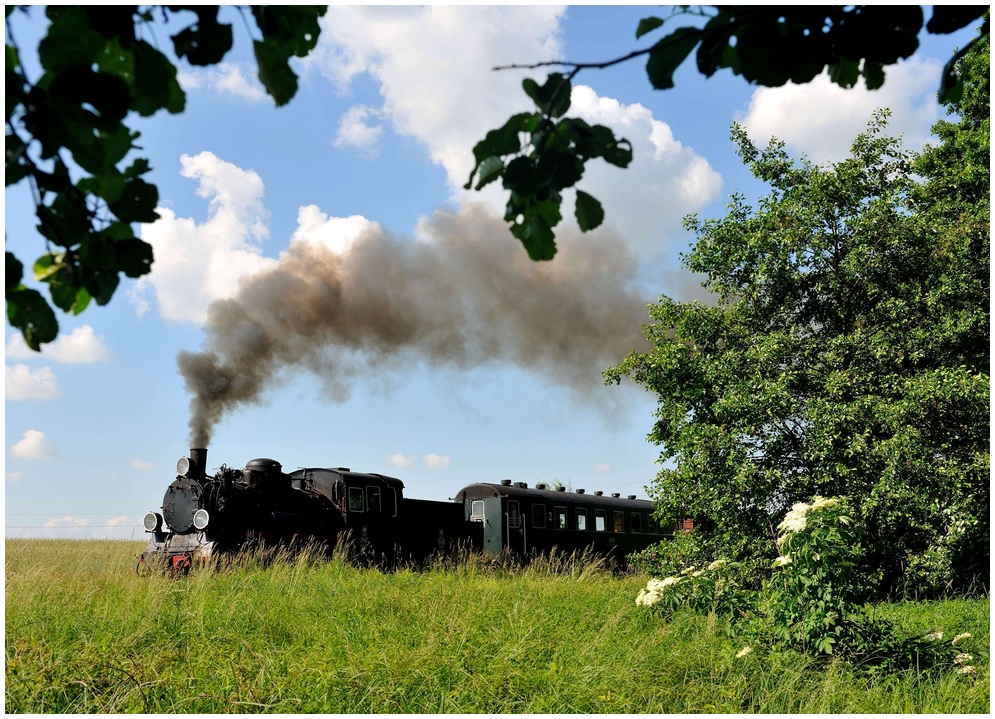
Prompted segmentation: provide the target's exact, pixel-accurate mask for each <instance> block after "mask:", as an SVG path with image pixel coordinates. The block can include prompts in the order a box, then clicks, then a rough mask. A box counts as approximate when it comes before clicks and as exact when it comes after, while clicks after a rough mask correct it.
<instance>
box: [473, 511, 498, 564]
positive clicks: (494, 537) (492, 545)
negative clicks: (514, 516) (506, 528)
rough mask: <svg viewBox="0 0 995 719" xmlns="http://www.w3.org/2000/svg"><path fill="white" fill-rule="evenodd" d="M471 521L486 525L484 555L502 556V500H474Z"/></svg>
mask: <svg viewBox="0 0 995 719" xmlns="http://www.w3.org/2000/svg"><path fill="white" fill-rule="evenodd" d="M470 521H471V522H480V523H482V524H483V525H484V546H483V550H484V553H485V554H489V555H490V556H492V557H496V556H497V555H499V554H501V498H500V497H485V498H484V499H475V500H473V501H472V502H471V503H470Z"/></svg>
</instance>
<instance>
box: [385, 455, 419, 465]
mask: <svg viewBox="0 0 995 719" xmlns="http://www.w3.org/2000/svg"><path fill="white" fill-rule="evenodd" d="M384 461H385V462H387V464H390V465H393V466H395V467H410V466H412V465H413V464H414V463H415V462H416V461H417V460H416V459H415V458H414V457H413V456H410V455H406V454H401V453H398V454H392V455H390V456H389V457H387V459H385V460H384Z"/></svg>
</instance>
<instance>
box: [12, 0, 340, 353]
mask: <svg viewBox="0 0 995 719" xmlns="http://www.w3.org/2000/svg"><path fill="white" fill-rule="evenodd" d="M154 9H155V8H154V7H146V8H144V9H143V8H142V7H139V6H114V7H78V6H77V7H73V6H58V7H48V8H46V10H45V14H46V16H47V17H48V19H49V20H50V21H51V24H50V26H49V28H48V31H47V33H46V35H45V37H44V38H42V40H41V42H40V43H39V45H38V59H39V61H40V63H41V67H42V71H43V72H42V75H41V77H40V78H37V79H36V80H32V79H29V78H28V76H27V73H26V71H25V69H24V67H23V64H22V61H21V58H22V54H21V51H20V48H19V47H18V45H17V41H16V39H15V37H14V33H13V28H12V27H11V22H10V17H11V13H12V12H13V10H14V8H13V7H12V6H7V8H6V18H5V22H6V28H7V41H6V45H5V73H6V74H5V77H6V85H5V87H6V105H5V112H6V115H5V122H4V125H5V151H6V154H5V184H6V186H8V187H9V186H11V185H14V184H17V183H18V182H21V181H24V180H26V181H27V182H28V185H29V187H30V192H31V198H32V202H33V204H34V207H35V215H36V217H37V218H38V225H37V227H38V232H39V234H41V236H42V237H43V238H44V242H45V249H46V252H45V254H43V255H42V256H41V257H39V258H38V259H37V260H36V261H35V263H34V266H33V268H32V269H33V276H34V279H35V280H37V281H40V282H44V283H46V284H47V285H48V286H49V293H50V295H51V299H52V302H53V303H54V305H55V306H56V307H58V308H59V309H61V310H62V311H64V312H71V313H73V314H79V313H80V312H82V311H83V310H84V309H86V307H87V306H88V305H89V304H90V302H91V300H96V302H97V304H99V305H104V304H106V303H107V302H109V301H110V299H111V297H112V296H113V294H114V292H115V290H116V289H117V287H118V284H119V282H120V274H121V273H122V272H123V273H124V274H125V275H127V276H128V277H140V276H142V275H144V274H146V273H148V272H149V271H150V269H151V266H152V261H153V253H152V247H151V245H149V244H148V243H147V242H144V241H143V240H141V239H139V238H137V237H135V233H134V229H133V227H132V226H133V225H134V224H135V223H151V222H155V220H157V219H158V218H159V215H158V213H156V212H155V207H156V205H157V204H158V201H159V193H158V189H157V188H156V186H155V185H153V184H151V183H149V182H147V181H146V180H144V179H143V177H142V176H143V175H146V174H147V173H148V172H150V170H151V167H150V166H149V162H148V160H147V159H146V158H142V157H139V158H135V159H133V160H132V162H131V163H130V164H129V165H128V166H127V167H122V163H123V162H124V160H125V158H126V157H127V156H128V155H129V153H130V152H131V150H132V149H137V148H138V146H137V145H136V144H135V141H136V140H137V139H138V137H139V133H138V132H135V131H133V130H131V129H130V128H129V127H128V126H127V125H126V124H125V119H126V118H127V116H128V115H129V114H130V113H132V112H135V113H137V114H138V115H140V116H142V117H148V116H151V115H154V114H155V113H157V112H159V111H160V110H166V111H167V112H169V113H171V114H177V113H181V112H182V111H183V110H184V107H185V105H186V95H185V93H184V92H183V89H182V88H181V87H180V85H179V82H178V81H177V77H176V74H177V71H176V66H175V65H173V63H172V62H171V61H170V60H169V58H167V57H166V55H164V54H163V53H162V52H161V51H160V50H159V49H158V47H156V46H157V45H158V43H157V42H156V38H155V34H154V32H152V26H151V23H152V22H153V20H154V15H153V10H154ZM21 10H22V11H23V12H27V10H26V9H24V8H22V9H21ZM159 10H160V12H161V15H162V20H163V21H166V20H168V19H169V17H170V13H186V12H192V13H194V14H195V15H196V19H195V21H194V22H192V23H191V24H189V25H188V26H186V27H185V28H183V29H182V30H180V31H179V32H177V33H176V34H174V35H172V36H171V40H172V43H173V50H174V52H175V54H176V56H177V57H178V58H185V59H186V60H187V61H188V62H189V63H190V64H192V65H197V66H206V65H213V64H216V63H218V62H220V61H221V60H222V59H223V58H224V56H225V54H226V53H227V52H228V51H229V50H230V49H231V47H232V44H233V33H232V28H231V25H230V24H227V23H219V22H218V19H217V16H218V7H217V6H191V7H187V6H169V7H166V6H159ZM251 11H252V15H253V17H254V18H255V20H256V24H257V26H258V28H259V31H260V34H261V37H262V39H255V38H253V49H254V51H255V56H256V61H257V63H258V65H259V79H260V81H261V82H262V84H263V86H264V87H265V88H266V91H267V92H268V93H269V94H270V95H271V96H272V97H273V98H274V100H275V101H276V104H277V105H278V106H280V105H284V104H286V103H287V102H288V101H289V100H290V99H291V98H292V97H293V96H294V94H295V93H296V92H297V77H296V75H295V74H294V73H293V71H292V70H291V69H290V67H289V60H290V57H291V56H297V57H303V56H305V55H306V54H307V53H308V52H309V51H310V50H311V49H313V48H314V46H315V45H316V44H317V41H318V35H319V32H320V30H319V26H318V18H319V17H320V16H322V15H324V13H325V8H323V7H304V8H299V7H285V6H278V7H273V6H254V7H252V8H251ZM146 32H147V34H148V37H149V39H150V40H151V43H150V42H149V41H148V40H146V39H144V37H143V36H145V35H146ZM250 36H251V32H250ZM5 254H6V275H5V290H6V292H5V294H6V301H7V317H8V320H9V321H10V323H11V325H12V326H14V327H16V328H18V329H20V330H21V333H22V334H23V336H24V339H25V342H26V343H27V344H28V346H29V347H31V348H33V349H35V350H38V349H40V346H41V344H43V343H45V342H51V341H52V340H53V339H55V337H56V335H57V334H58V322H57V320H56V318H55V313H54V312H53V310H52V307H51V306H50V305H49V304H48V302H47V301H46V300H45V298H44V297H42V295H41V294H40V293H39V292H38V291H36V290H34V289H30V288H27V287H25V285H24V284H23V281H22V280H23V275H24V266H23V264H22V263H21V262H20V261H19V260H18V259H17V258H16V257H15V256H14V255H13V254H12V253H10V252H6V253H5Z"/></svg>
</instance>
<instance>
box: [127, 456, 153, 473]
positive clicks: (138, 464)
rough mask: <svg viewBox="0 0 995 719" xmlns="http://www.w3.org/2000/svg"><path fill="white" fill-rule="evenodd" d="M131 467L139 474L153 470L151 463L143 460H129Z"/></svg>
mask: <svg viewBox="0 0 995 719" xmlns="http://www.w3.org/2000/svg"><path fill="white" fill-rule="evenodd" d="M131 466H132V467H133V468H135V469H137V470H138V471H140V472H141V471H144V470H146V469H155V465H154V464H152V463H151V462H146V461H145V460H142V459H133V460H131Z"/></svg>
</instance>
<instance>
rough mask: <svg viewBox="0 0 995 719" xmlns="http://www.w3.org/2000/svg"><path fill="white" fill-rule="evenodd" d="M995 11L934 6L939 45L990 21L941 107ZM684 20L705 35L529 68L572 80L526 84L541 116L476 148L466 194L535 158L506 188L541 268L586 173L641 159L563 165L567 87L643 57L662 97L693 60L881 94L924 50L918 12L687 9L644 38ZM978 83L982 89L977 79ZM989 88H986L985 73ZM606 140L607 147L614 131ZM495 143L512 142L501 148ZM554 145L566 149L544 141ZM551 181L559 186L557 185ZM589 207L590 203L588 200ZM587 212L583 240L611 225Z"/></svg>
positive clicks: (515, 121) (951, 96)
mask: <svg viewBox="0 0 995 719" xmlns="http://www.w3.org/2000/svg"><path fill="white" fill-rule="evenodd" d="M987 11H988V9H987V6H985V5H975V6H956V7H952V6H944V5H936V6H934V7H933V13H932V16H931V17H930V20H929V22H927V23H926V24H925V29H926V31H927V32H929V33H933V34H946V33H951V32H954V31H955V30H959V29H961V28H963V27H966V26H967V25H969V24H970V23H972V22H974V21H976V20H978V19H979V18H982V17H984V22H983V24H982V25H981V28H980V35H979V38H976V39H975V40H974V41H972V42H971V43H969V44H968V45H967V46H966V47H964V48H963V49H961V50H960V51H959V52H957V53H956V54H955V55H954V56H953V57H952V58H951V59H950V61H949V62H948V63H947V65H946V66H945V67H944V71H943V78H942V81H941V84H940V87H939V99H940V101H941V102H958V101H959V100H960V98H961V94H962V93H963V91H964V77H965V75H966V74H971V73H972V72H973V71H972V69H971V65H969V64H964V63H962V62H961V60H962V59H963V58H964V57H966V55H968V54H970V53H971V52H975V54H977V52H978V46H979V43H982V42H983V43H984V44H985V46H986V47H987V38H988V31H989V22H988V15H987ZM687 17H693V18H697V19H699V21H698V23H697V25H694V26H686V25H685V26H681V27H677V28H675V29H674V30H673V31H671V32H670V33H669V34H666V35H664V36H663V37H662V38H661V39H659V40H657V41H656V42H655V43H654V44H653V45H652V46H650V47H648V48H644V49H641V50H635V51H633V52H630V53H628V54H627V55H623V56H622V57H618V58H615V59H613V60H607V61H605V62H593V63H572V62H561V61H553V62H541V63H537V64H535V65H529V66H524V67H528V68H530V69H534V68H538V67H546V66H560V67H568V68H571V70H570V72H568V73H567V74H566V75H561V74H558V73H553V74H551V75H549V77H548V78H547V80H546V83H545V84H544V85H542V86H540V85H539V84H538V83H537V82H536V81H535V80H532V79H526V80H525V81H524V82H523V87H524V89H525V93H526V94H527V95H528V96H529V97H530V98H531V99H532V100H533V102H535V104H536V108H537V109H538V112H536V113H533V114H526V115H516V116H515V117H513V118H512V119H511V120H509V123H508V124H506V125H505V126H504V128H502V129H501V130H499V131H491V132H490V133H488V134H487V136H486V137H485V139H484V140H483V141H481V142H480V143H478V144H477V146H476V148H474V154H475V156H476V160H477V164H476V167H475V168H474V170H473V172H472V173H471V174H470V181H469V182H467V184H466V185H465V188H466V189H468V190H469V189H470V188H471V187H472V186H473V176H474V173H476V172H478V171H479V172H480V177H481V180H480V182H478V184H477V186H476V189H478V190H479V189H480V188H481V187H483V186H484V185H486V184H487V183H488V182H491V181H493V180H494V179H496V178H497V177H498V176H500V175H502V174H504V173H505V172H506V170H505V169H504V167H503V157H504V156H506V155H509V154H518V155H519V156H521V155H527V157H528V159H529V161H528V162H518V164H516V165H515V168H514V172H513V173H512V175H513V178H514V179H513V181H512V183H511V186H509V184H508V183H507V182H506V183H505V188H506V189H509V190H511V196H510V199H509V203H508V213H507V216H506V218H505V219H507V220H508V221H509V222H511V223H512V226H511V231H512V234H513V235H514V236H515V237H517V238H519V239H520V240H521V241H522V243H523V244H524V245H525V247H526V249H527V250H528V252H529V256H530V257H531V258H532V259H534V260H548V259H551V258H552V257H553V255H555V254H556V245H555V243H554V237H553V227H555V226H556V224H557V223H558V222H559V219H560V212H559V205H560V193H561V191H562V190H564V189H566V188H567V187H572V186H573V185H575V184H576V183H577V182H578V181H580V179H581V177H582V175H583V171H584V163H586V162H587V161H588V160H589V159H593V158H594V157H604V158H605V160H607V161H608V162H611V163H612V164H615V165H618V166H619V167H626V166H628V164H629V162H630V161H631V159H632V153H631V147H626V148H620V147H619V144H618V143H619V142H625V141H624V140H621V141H615V140H614V138H613V137H606V138H605V140H604V142H603V143H599V144H601V146H602V147H606V148H611V149H610V150H609V151H608V152H609V154H611V155H618V159H619V160H624V161H613V160H612V159H610V158H609V156H608V154H598V153H584V152H576V153H568V155H566V156H564V146H565V145H564V142H565V143H566V144H568V145H569V144H570V143H571V142H575V143H576V142H578V140H579V134H578V130H576V129H575V128H573V127H572V126H571V125H569V124H567V123H569V120H561V121H559V122H554V120H556V119H557V118H560V117H562V115H563V114H564V113H565V112H566V111H567V110H568V109H569V107H570V83H571V81H572V80H573V79H574V77H576V75H577V73H579V72H580V71H581V70H584V69H590V68H605V67H610V66H612V65H617V64H618V63H621V62H625V61H627V60H631V59H633V58H637V57H642V56H644V55H645V56H646V57H647V60H646V76H647V79H648V80H649V81H650V84H651V85H652V86H653V87H654V88H655V89H657V90H666V89H669V88H672V87H673V86H674V73H675V72H676V71H677V69H678V68H679V67H680V66H681V65H682V64H683V63H684V61H685V60H686V59H687V58H688V57H690V56H691V54H692V53H694V54H695V59H696V62H697V67H698V71H699V72H700V73H701V74H702V75H704V76H705V77H711V76H712V75H714V74H715V73H716V72H717V71H719V70H721V69H727V70H730V71H731V72H732V73H733V74H735V75H741V76H742V77H743V79H744V80H746V81H747V82H749V83H751V84H756V85H763V86H765V87H780V86H781V85H784V84H785V83H787V82H789V81H790V82H793V83H796V84H802V83H807V82H810V81H811V80H813V79H814V78H815V77H816V76H817V75H819V74H820V73H821V72H822V71H823V70H828V73H829V78H830V80H832V82H834V83H835V84H837V85H839V86H840V87H844V88H851V87H855V86H856V85H857V84H858V82H859V81H860V78H861V77H862V78H863V79H864V84H865V85H866V86H867V88H868V89H870V90H874V89H877V88H879V87H881V86H882V85H883V84H884V81H885V71H884V68H885V66H886V65H894V64H895V63H897V62H898V61H899V60H901V59H904V58H908V57H909V56H911V55H912V54H913V53H914V52H915V51H916V49H917V48H918V47H919V38H918V35H919V33H920V31H921V30H922V29H923V19H924V18H923V13H922V8H920V7H919V6H915V5H909V6H897V5H890V6H877V5H848V6H842V5H841V6H821V5H820V6H816V5H797V6H751V5H741V6H702V7H700V8H697V9H691V8H690V6H687V5H682V6H677V7H674V8H672V10H671V14H670V15H669V16H668V17H666V18H660V17H655V16H651V17H646V18H643V19H642V20H640V21H639V24H638V26H637V28H636V39H637V40H638V39H639V38H641V37H643V36H644V35H648V34H650V33H653V32H655V31H657V30H660V29H661V28H666V27H667V23H668V21H671V25H673V22H672V21H674V20H678V19H683V18H687ZM701 19H703V20H704V22H701V21H700V20H701ZM696 50H697V52H695V51H696ZM985 51H986V52H987V50H985ZM512 67H523V66H519V65H513V66H512ZM498 69H504V68H498ZM972 76H973V75H972ZM977 77H978V78H979V80H980V75H979V76H977ZM984 79H985V81H987V73H986V74H985V75H984ZM523 117H527V118H529V119H528V121H527V122H526V121H522V120H521V118H523ZM509 125H514V127H509ZM564 127H565V129H564ZM601 129H602V130H604V131H605V132H608V133H609V136H610V131H608V130H607V129H606V128H601ZM519 132H523V133H532V139H531V143H525V144H524V145H523V146H520V145H519V143H518V142H517V133H519ZM495 133H499V134H500V135H501V137H502V138H504V139H507V140H508V142H507V143H503V142H502V143H499V142H498V139H497V138H498V135H495ZM554 134H555V135H557V136H558V137H559V139H560V140H561V141H560V142H556V141H553V142H547V138H551V137H552V136H553V135H554ZM626 145H627V146H628V143H627V142H626ZM478 149H479V150H480V152H479V153H478ZM516 161H517V160H516ZM485 163H486V167H484V164H485ZM498 163H502V164H498ZM561 166H566V167H568V168H569V169H568V170H566V171H560V172H556V171H554V170H553V169H552V168H554V167H561ZM509 169H510V165H509ZM552 174H556V175H557V177H556V179H555V180H553V179H552V177H551V175H552ZM586 197H587V198H590V199H592V200H593V198H591V196H590V195H586ZM585 202H587V200H585ZM580 205H581V201H580V200H578V207H577V220H578V223H579V224H580V226H581V229H582V230H584V231H587V230H588V229H591V228H593V227H597V226H598V225H600V224H601V222H602V220H603V219H604V214H603V212H600V209H601V208H600V205H598V210H599V212H598V213H597V215H596V221H593V219H594V218H591V216H590V215H589V214H588V208H586V207H585V208H584V209H581V206H580ZM519 216H521V218H522V219H521V221H519V219H518V218H519ZM582 218H583V219H582ZM592 222H593V224H592Z"/></svg>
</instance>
